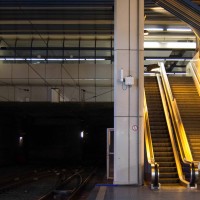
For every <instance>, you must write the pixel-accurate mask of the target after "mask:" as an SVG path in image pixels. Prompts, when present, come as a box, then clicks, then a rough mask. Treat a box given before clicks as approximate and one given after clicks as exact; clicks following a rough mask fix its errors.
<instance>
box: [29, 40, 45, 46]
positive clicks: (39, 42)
mask: <svg viewBox="0 0 200 200" xmlns="http://www.w3.org/2000/svg"><path fill="white" fill-rule="evenodd" d="M32 46H33V47H47V40H33V44H32Z"/></svg>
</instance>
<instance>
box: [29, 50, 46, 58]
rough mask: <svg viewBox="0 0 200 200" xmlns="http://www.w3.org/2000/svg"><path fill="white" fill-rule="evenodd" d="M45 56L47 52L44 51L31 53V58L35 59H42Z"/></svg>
mask: <svg viewBox="0 0 200 200" xmlns="http://www.w3.org/2000/svg"><path fill="white" fill-rule="evenodd" d="M46 56H47V51H46V50H33V51H32V57H35V58H42V57H43V58H44V57H46Z"/></svg>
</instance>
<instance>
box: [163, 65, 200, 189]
mask: <svg viewBox="0 0 200 200" xmlns="http://www.w3.org/2000/svg"><path fill="white" fill-rule="evenodd" d="M159 66H160V72H161V78H162V80H163V85H164V90H165V94H166V97H167V101H168V104H169V108H170V113H171V117H172V122H173V125H174V130H175V134H176V139H177V144H178V147H179V150H180V155H181V159H182V162H183V163H185V164H189V165H190V173H191V176H190V184H189V187H197V185H196V182H197V180H198V165H199V162H198V161H194V160H193V157H192V154H191V150H190V146H189V143H188V140H187V136H186V132H185V129H184V126H183V122H182V119H181V116H180V113H179V109H178V105H177V103H176V99H175V98H174V97H173V94H172V91H171V87H170V84H169V80H168V78H167V74H166V71H165V67H164V64H163V63H159Z"/></svg>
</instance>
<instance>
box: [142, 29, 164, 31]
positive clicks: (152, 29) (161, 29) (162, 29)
mask: <svg viewBox="0 0 200 200" xmlns="http://www.w3.org/2000/svg"><path fill="white" fill-rule="evenodd" d="M145 30H147V31H163V30H164V29H163V28H145Z"/></svg>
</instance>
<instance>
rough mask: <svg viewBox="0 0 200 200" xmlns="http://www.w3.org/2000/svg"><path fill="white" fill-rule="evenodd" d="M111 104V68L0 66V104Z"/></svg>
mask: <svg viewBox="0 0 200 200" xmlns="http://www.w3.org/2000/svg"><path fill="white" fill-rule="evenodd" d="M52 88H58V89H59V96H60V101H105V102H109V101H113V91H112V90H113V65H111V64H107V65H105V64H63V65H61V64H1V65H0V100H1V101H20V102H24V101H32V102H36V101H40V102H46V101H51V100H52V94H51V93H52Z"/></svg>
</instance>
